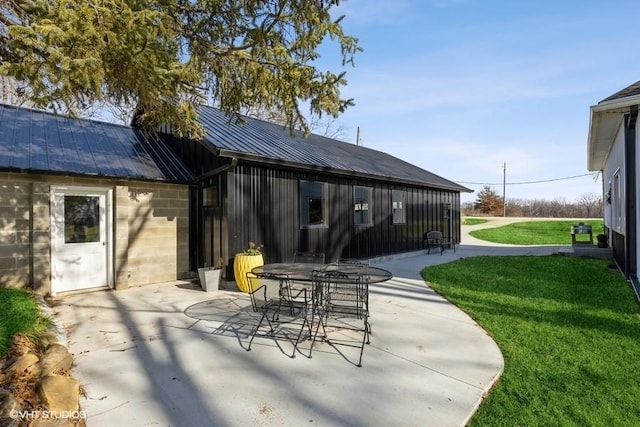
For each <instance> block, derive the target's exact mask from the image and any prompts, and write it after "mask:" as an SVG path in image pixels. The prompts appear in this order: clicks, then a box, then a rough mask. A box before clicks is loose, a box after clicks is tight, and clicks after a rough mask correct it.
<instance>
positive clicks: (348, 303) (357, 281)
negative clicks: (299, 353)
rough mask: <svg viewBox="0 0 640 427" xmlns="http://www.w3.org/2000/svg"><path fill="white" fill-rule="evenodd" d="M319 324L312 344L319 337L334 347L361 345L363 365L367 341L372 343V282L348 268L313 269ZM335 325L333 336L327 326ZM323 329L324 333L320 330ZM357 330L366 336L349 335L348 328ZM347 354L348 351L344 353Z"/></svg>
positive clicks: (315, 306)
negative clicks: (349, 337) (370, 299)
mask: <svg viewBox="0 0 640 427" xmlns="http://www.w3.org/2000/svg"><path fill="white" fill-rule="evenodd" d="M313 292H314V310H313V316H312V317H313V319H314V320H315V318H316V316H317V317H318V319H319V320H318V321H317V323H316V325H315V331H314V334H313V340H312V345H311V348H312V349H313V345H314V344H315V342H316V341H317V340H318V339H321V340H323V341H325V342H327V343H328V344H329V345H331V346H332V347H334V348H337V347H336V346H337V345H343V346H350V347H356V348H360V355H359V356H358V363H357V364H356V366H358V367H360V366H362V354H363V352H364V345H365V343H366V344H369V333H370V330H371V329H370V326H369V307H368V300H369V298H368V295H367V294H368V286H367V282H366V280H364V279H363V276H362V275H361V274H358V273H348V272H344V271H337V270H332V271H315V272H314V273H313ZM329 328H331V329H335V330H336V331H337V332H335V333H334V336H333V337H331V338H330V337H329V336H328V334H327V329H329ZM320 329H322V335H319V334H320ZM348 331H355V332H357V333H359V334H362V339H361V340H360V339H357V340H354V339H348V338H341V337H346V336H347V335H346V334H345V332H348ZM343 356H344V355H343Z"/></svg>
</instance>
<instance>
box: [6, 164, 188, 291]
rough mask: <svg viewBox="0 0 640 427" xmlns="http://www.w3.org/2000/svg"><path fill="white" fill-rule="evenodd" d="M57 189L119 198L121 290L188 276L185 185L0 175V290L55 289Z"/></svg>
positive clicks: (116, 250) (116, 252) (116, 263)
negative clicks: (53, 209)
mask: <svg viewBox="0 0 640 427" xmlns="http://www.w3.org/2000/svg"><path fill="white" fill-rule="evenodd" d="M52 185H77V186H93V187H109V188H112V189H113V190H114V191H113V211H114V212H113V221H114V224H113V226H114V227H113V240H114V241H113V269H114V282H115V287H116V289H124V288H127V287H129V286H138V285H144V284H149V283H156V282H164V281H171V280H175V279H181V278H186V277H190V276H191V275H192V272H190V271H189V217H188V215H189V212H188V202H189V201H188V197H189V190H188V187H187V186H181V185H174V184H164V183H143V182H136V181H117V180H109V179H96V178H84V177H65V176H53V175H52V176H49V175H31V174H16V173H0V286H15V287H30V288H33V289H34V290H36V291H37V292H38V293H41V294H48V293H49V292H50V290H51V242H50V240H51V238H50V232H51V231H50V230H51V214H50V208H49V203H50V188H51V186H52Z"/></svg>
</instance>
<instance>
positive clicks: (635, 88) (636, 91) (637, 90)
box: [600, 81, 640, 103]
mask: <svg viewBox="0 0 640 427" xmlns="http://www.w3.org/2000/svg"><path fill="white" fill-rule="evenodd" d="M634 95H640V81H637V82H635V83H634V84H632V85H629V86H627V87H625V88H624V89H622V90H619V91H618V92H616V93H614V94H613V95H611V96H608V97H606V98H605V99H603V100H602V101H600V103H602V102H606V101H613V100H614V99H622V98H627V97H629V96H634Z"/></svg>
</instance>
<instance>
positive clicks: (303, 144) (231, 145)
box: [198, 106, 472, 192]
mask: <svg viewBox="0 0 640 427" xmlns="http://www.w3.org/2000/svg"><path fill="white" fill-rule="evenodd" d="M242 118H243V120H244V121H245V123H235V120H231V121H230V119H229V117H228V116H226V115H225V114H224V113H223V112H222V111H220V110H218V109H216V108H213V107H208V106H200V107H199V108H198V120H199V122H200V124H201V125H202V126H203V127H204V128H205V131H206V135H205V137H204V142H205V143H210V144H212V145H213V146H214V147H215V148H216V149H217V150H218V152H219V154H220V155H222V156H230V157H238V158H250V159H254V160H256V161H264V162H268V163H273V162H278V163H280V164H288V165H290V166H293V167H304V168H310V169H320V170H325V171H329V172H332V173H342V174H348V175H359V176H364V177H367V178H370V179H371V178H373V179H383V180H393V181H398V182H404V183H410V184H414V185H419V186H428V187H435V188H441V189H448V190H454V191H463V192H472V190H470V189H468V188H466V187H463V186H461V185H459V184H456V183H455V182H452V181H449V180H447V179H445V178H442V177H441V176H438V175H436V174H433V173H431V172H428V171H426V170H424V169H421V168H419V167H417V166H414V165H412V164H410V163H408V162H405V161H403V160H400V159H398V158H397V157H393V156H391V155H389V154H386V153H383V152H381V151H377V150H373V149H370V148H367V147H362V146H359V145H355V144H350V143H347V142H342V141H338V140H335V139H331V138H327V137H323V136H320V135H314V134H311V135H309V136H308V137H306V138H305V137H304V135H303V134H302V133H301V132H295V134H294V135H292V134H291V131H290V130H289V129H287V128H285V127H283V126H281V125H278V124H274V123H269V122H265V121H262V120H257V119H253V118H250V117H242Z"/></svg>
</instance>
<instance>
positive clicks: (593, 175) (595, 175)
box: [455, 172, 599, 185]
mask: <svg viewBox="0 0 640 427" xmlns="http://www.w3.org/2000/svg"><path fill="white" fill-rule="evenodd" d="M598 174H599V172H596V173H584V174H582V175H574V176H566V177H563V178H552V179H544V180H540V181H523V182H506V183H505V182H469V181H455V182H457V183H458V184H471V185H503V184H506V185H525V184H543V183H545V182H555V181H566V180H569V179H576V178H582V177H585V176H591V177H593V178H594V180H595V179H596V178H597V177H598Z"/></svg>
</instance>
